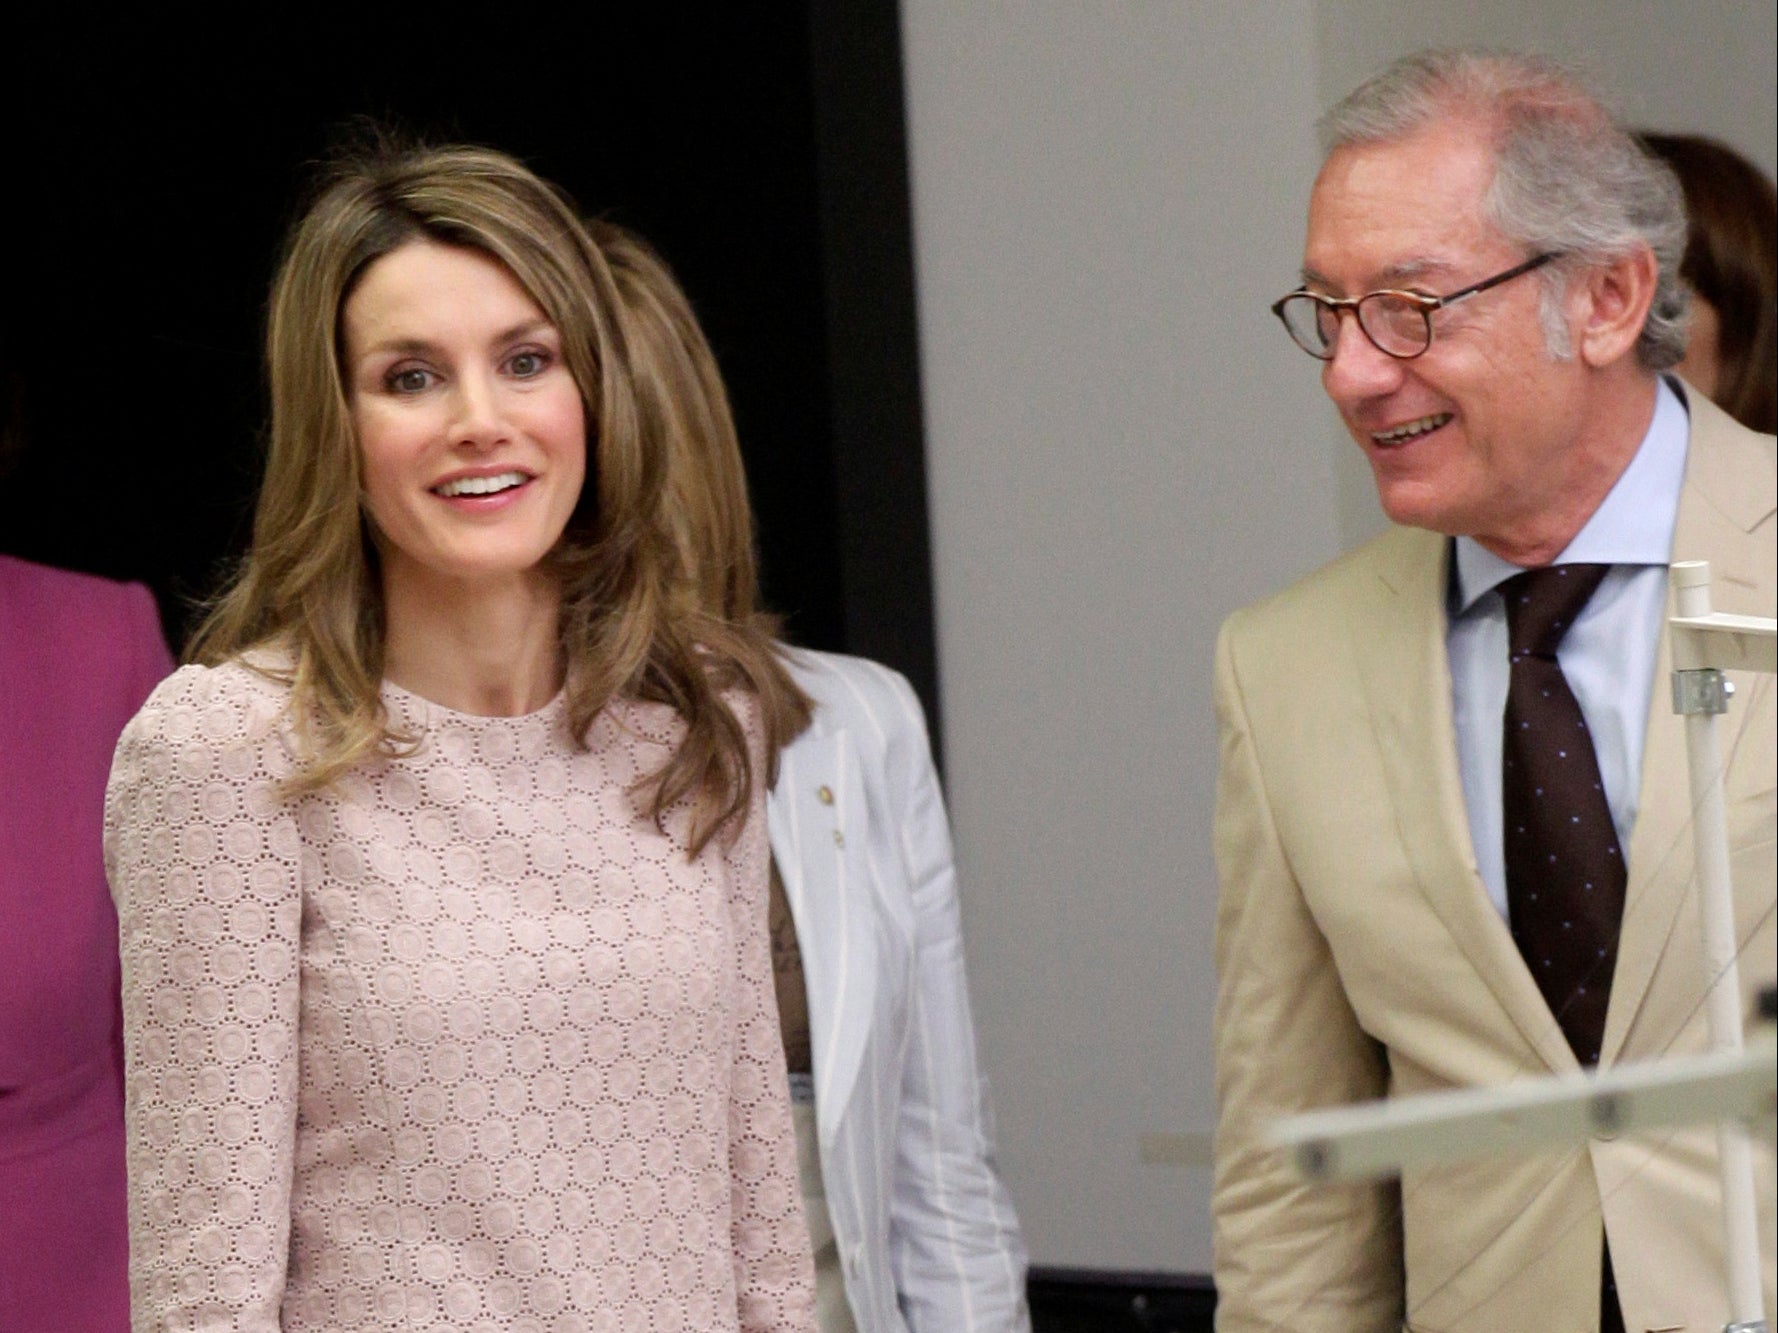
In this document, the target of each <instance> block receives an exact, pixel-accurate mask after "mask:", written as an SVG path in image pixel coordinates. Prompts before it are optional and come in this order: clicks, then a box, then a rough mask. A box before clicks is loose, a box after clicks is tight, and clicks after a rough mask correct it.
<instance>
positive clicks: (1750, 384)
mask: <svg viewBox="0 0 1778 1333" xmlns="http://www.w3.org/2000/svg"><path fill="white" fill-rule="evenodd" d="M1638 138H1640V140H1641V141H1642V145H1643V147H1644V148H1646V149H1647V150H1648V151H1649V152H1650V153H1653V154H1654V155H1655V156H1656V157H1658V158H1660V159H1661V160H1662V161H1664V162H1665V163H1666V164H1667V165H1668V166H1670V167H1672V168H1673V172H1674V174H1675V175H1677V176H1678V177H1679V184H1680V187H1681V188H1682V189H1683V190H1684V191H1685V208H1686V220H1687V223H1688V230H1687V236H1686V244H1685V258H1684V259H1683V260H1681V261H1680V265H1679V276H1680V277H1681V278H1683V279H1684V280H1685V281H1686V283H1687V284H1688V285H1689V286H1690V287H1691V289H1692V290H1693V291H1695V292H1696V293H1697V294H1698V295H1699V296H1701V297H1703V298H1704V299H1705V300H1706V301H1708V302H1710V304H1711V305H1712V306H1714V307H1715V308H1716V313H1717V316H1718V318H1719V320H1720V321H1721V330H1720V332H1719V333H1718V335H1717V354H1718V362H1719V365H1720V371H1719V374H1718V378H1717V383H1716V394H1715V399H1716V402H1717V405H1718V406H1720V407H1721V408H1723V410H1725V411H1726V412H1728V413H1729V415H1730V416H1732V417H1734V418H1735V419H1736V420H1737V421H1739V422H1740V423H1741V424H1742V425H1744V426H1747V427H1750V428H1751V429H1753V430H1757V431H1763V432H1765V433H1766V434H1767V435H1770V434H1772V433H1773V431H1774V429H1775V428H1778V188H1775V187H1774V186H1773V183H1772V181H1771V179H1770V178H1769V177H1768V176H1766V175H1765V173H1763V172H1762V171H1760V169H1759V168H1758V167H1756V166H1754V165H1753V163H1751V162H1749V161H1748V160H1747V159H1746V158H1744V157H1742V156H1741V155H1740V154H1739V153H1737V152H1736V151H1735V150H1734V149H1732V148H1730V147H1729V146H1728V145H1727V144H1724V143H1719V142H1718V141H1717V140H1715V139H1707V138H1704V137H1703V136H1702V135H1696V134H1656V133H1652V132H1644V133H1642V134H1640V135H1639V136H1638Z"/></svg>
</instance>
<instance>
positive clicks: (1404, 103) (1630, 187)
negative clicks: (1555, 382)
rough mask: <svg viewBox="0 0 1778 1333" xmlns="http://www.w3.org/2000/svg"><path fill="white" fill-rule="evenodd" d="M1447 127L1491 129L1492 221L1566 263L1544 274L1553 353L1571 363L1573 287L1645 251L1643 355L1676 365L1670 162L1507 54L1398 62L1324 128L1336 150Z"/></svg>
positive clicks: (1681, 318)
mask: <svg viewBox="0 0 1778 1333" xmlns="http://www.w3.org/2000/svg"><path fill="white" fill-rule="evenodd" d="M1447 119H1470V120H1474V121H1475V122H1477V123H1478V124H1480V125H1481V126H1483V127H1484V128H1485V129H1489V130H1491V131H1492V135H1493V140H1494V149H1495V165H1494V180H1493V183H1492V184H1491V185H1490V186H1489V188H1488V193H1487V196H1486V198H1485V199H1484V200H1483V204H1482V207H1483V213H1484V216H1485V218H1486V220H1488V221H1489V222H1492V223H1493V224H1494V226H1496V227H1497V228H1498V229H1499V230H1500V233H1501V234H1502V235H1503V236H1505V237H1507V238H1508V239H1509V240H1511V241H1513V242H1515V243H1517V244H1519V245H1522V246H1523V247H1525V249H1526V251H1527V252H1528V253H1529V254H1538V253H1542V252H1543V251H1546V250H1547V251H1553V252H1555V253H1556V254H1558V255H1560V256H1562V258H1561V259H1560V260H1558V261H1557V262H1556V263H1554V264H1551V265H1548V266H1547V267H1546V268H1544V269H1543V270H1542V271H1541V272H1540V273H1539V274H1538V277H1539V279H1541V280H1542V282H1543V300H1542V310H1541V313H1542V322H1543V329H1544V341H1545V342H1546V344H1547V345H1548V347H1549V350H1550V353H1551V355H1553V356H1557V357H1563V358H1566V357H1568V356H1571V355H1573V350H1574V349H1573V347H1572V346H1571V345H1570V342H1569V338H1568V327H1567V324H1566V322H1565V321H1564V320H1563V317H1562V298H1563V296H1564V295H1565V294H1566V292H1567V286H1568V281H1569V278H1570V277H1571V276H1572V275H1573V274H1574V273H1575V272H1576V271H1578V270H1579V269H1583V268H1586V267H1589V266H1591V265H1594V264H1601V263H1608V262H1610V261H1612V260H1615V259H1619V258H1622V257H1623V256H1624V255H1626V254H1629V253H1631V252H1632V251H1634V250H1635V249H1636V248H1637V247H1638V246H1639V245H1641V244H1643V243H1646V244H1647V245H1648V247H1649V248H1650V249H1651V250H1653V251H1654V256H1655V261H1656V263H1657V265H1658V266H1659V271H1658V277H1657V279H1656V283H1655V294H1654V300H1653V302H1652V303H1651V304H1650V306H1649V312H1648V319H1647V322H1646V323H1645V324H1644V325H1643V328H1642V336H1641V338H1640V339H1639V340H1638V341H1637V344H1636V355H1637V359H1638V360H1639V361H1640V362H1641V363H1642V364H1643V365H1644V366H1646V367H1648V368H1649V369H1650V370H1662V369H1665V368H1666V367H1668V366H1671V365H1674V364H1675V363H1677V362H1678V361H1679V359H1680V358H1681V357H1682V356H1684V355H1685V338H1686V292H1685V288H1684V287H1683V286H1682V285H1681V283H1680V281H1679V261H1680V258H1681V257H1682V256H1683V255H1684V253H1685V237H1686V221H1685V196H1684V195H1683V194H1681V193H1680V189H1679V182H1678V181H1677V180H1676V179H1675V177H1674V175H1673V172H1672V171H1671V170H1670V169H1669V168H1668V167H1667V166H1666V164H1665V163H1663V162H1661V161H1659V160H1658V159H1656V158H1653V157H1651V156H1649V155H1648V154H1647V153H1645V152H1644V151H1643V150H1642V149H1641V147H1639V146H1638V145H1637V143H1636V141H1635V140H1634V139H1632V138H1631V137H1630V135H1629V133H1628V132H1627V131H1626V130H1625V129H1624V128H1623V126H1622V125H1621V124H1620V123H1619V122H1618V121H1617V119H1616V118H1615V117H1614V116H1613V115H1612V113H1611V112H1610V111H1609V110H1608V109H1607V107H1606V106H1605V104H1604V103H1603V101H1601V99H1600V98H1599V97H1598V96H1596V95H1595V94H1594V93H1593V92H1591V91H1590V90H1589V89H1588V88H1587V87H1586V85H1585V83H1584V82H1583V81H1582V80H1581V78H1580V77H1579V76H1578V75H1577V74H1575V73H1574V72H1573V71H1572V70H1570V69H1567V68H1566V67H1564V66H1562V65H1559V64H1557V63H1556V62H1554V61H1551V60H1546V59H1544V58H1542V57H1540V56H1532V55H1522V54H1517V53H1513V52H1505V51H1464V50H1435V51H1421V52H1417V53H1416V54H1414V55H1409V56H1403V57H1402V58H1401V59H1400V60H1397V61H1396V62H1395V63H1393V64H1392V65H1390V66H1389V67H1388V68H1387V69H1385V70H1384V71H1383V72H1382V73H1380V74H1378V75H1377V76H1376V77H1375V78H1372V79H1370V80H1369V81H1367V82H1365V83H1363V84H1360V85H1359V86H1358V87H1357V88H1356V89H1354V90H1353V91H1352V92H1351V93H1350V94H1349V95H1348V96H1347V97H1346V98H1345V99H1344V100H1343V101H1341V102H1340V103H1339V104H1338V105H1337V106H1335V107H1334V108H1333V109H1332V110H1331V111H1329V112H1328V113H1327V115H1325V116H1324V117H1322V119H1321V122H1320V130H1321V136H1322V144H1323V147H1324V148H1325V149H1326V150H1327V151H1328V152H1329V153H1332V152H1333V151H1334V150H1335V149H1338V148H1345V147H1350V146H1356V145H1363V144H1369V143H1392V142H1395V141H1397V140H1400V139H1404V138H1407V137H1408V136H1409V135H1411V134H1413V133H1415V132H1416V131H1418V130H1421V129H1424V128H1425V127H1427V126H1428V125H1431V124H1433V123H1434V122H1436V121H1441V120H1447ZM1411 202H1412V201H1408V200H1404V201H1403V203H1404V204H1405V205H1409V206H1411Z"/></svg>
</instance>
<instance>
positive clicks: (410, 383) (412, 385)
mask: <svg viewBox="0 0 1778 1333" xmlns="http://www.w3.org/2000/svg"><path fill="white" fill-rule="evenodd" d="M383 382H384V383H385V384H386V385H387V386H388V387H389V390H390V391H391V392H392V393H419V392H421V391H422V390H423V389H425V388H426V386H427V385H429V384H431V383H432V376H431V375H430V374H429V373H428V372H426V371H424V370H419V369H417V368H413V367H410V368H409V369H407V370H396V371H391V372H390V374H389V376H388V378H387V379H385V380H384V381H383Z"/></svg>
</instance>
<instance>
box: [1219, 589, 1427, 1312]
mask: <svg viewBox="0 0 1778 1333" xmlns="http://www.w3.org/2000/svg"><path fill="white" fill-rule="evenodd" d="M1237 627H1238V619H1237V621H1232V622H1230V623H1229V624H1227V625H1225V626H1224V627H1223V630H1222V634H1221V636H1220V637H1219V639H1218V641H1217V648H1216V711H1217V719H1218V727H1219V731H1220V736H1221V751H1222V756H1221V759H1222V762H1221V769H1220V774H1219V778H1218V783H1217V796H1216V827H1215V842H1216V860H1217V866H1218V869H1219V872H1220V875H1221V880H1222V896H1221V900H1220V903H1219V906H1218V910H1217V918H1216V972H1217V999H1216V1015H1215V1046H1216V1092H1217V1105H1218V1116H1217V1130H1216V1172H1215V1184H1214V1187H1213V1191H1212V1196H1211V1210H1212V1214H1213V1220H1214V1232H1215V1252H1216V1253H1215V1266H1216V1291H1217V1310H1216V1327H1217V1329H1218V1330H1219V1333H1261V1331H1262V1330H1264V1331H1265V1333H1396V1330H1398V1329H1400V1328H1401V1326H1402V1317H1403V1303H1404V1298H1403V1288H1402V1269H1401V1233H1400V1203H1399V1192H1398V1189H1397V1187H1396V1186H1395V1185H1393V1184H1389V1185H1375V1184H1368V1183H1367V1184H1332V1185H1311V1184H1307V1183H1305V1182H1303V1181H1302V1180H1300V1179H1298V1178H1297V1177H1296V1175H1295V1174H1294V1172H1293V1170H1292V1168H1291V1167H1290V1165H1289V1163H1288V1162H1287V1161H1286V1160H1285V1157H1284V1154H1283V1153H1281V1152H1280V1151H1278V1150H1277V1149H1275V1148H1272V1147H1270V1146H1269V1145H1268V1144H1267V1143H1266V1141H1265V1138H1264V1134H1265V1128H1266V1126H1267V1124H1268V1123H1269V1122H1270V1121H1272V1120H1273V1119H1274V1118H1276V1117H1278V1116H1281V1115H1287V1114H1290V1113H1293V1112H1297V1111H1304V1110H1308V1109H1310V1108H1313V1107H1318V1106H1327V1105H1332V1104H1336V1103H1345V1102H1358V1101H1366V1100H1370V1099H1374V1098H1377V1097H1381V1096H1383V1095H1384V1093H1385V1091H1386V1087H1387V1071H1386V1065H1385V1060H1384V1056H1383V1052H1382V1050H1381V1047H1380V1046H1379V1045H1378V1043H1377V1042H1375V1041H1374V1040H1373V1039H1372V1038H1371V1037H1370V1036H1368V1035H1367V1034H1366V1033H1365V1032H1364V1031H1363V1029H1362V1028H1360V1026H1359V1023H1358V1019H1357V1017H1356V1015H1355V1014H1354V1013H1353V1011H1352V1007H1351V1005H1350V1004H1349V1003H1348V1001H1347V999H1346V993H1345V990H1344V988H1343V986H1342V984H1341V981H1340V976H1339V971H1338V968H1337V967H1336V964H1335V960H1334V957H1333V954H1332V952H1331V951H1330V949H1329V948H1328V944H1327V941H1326V939H1325V938H1324V937H1323V936H1322V934H1321V931H1320V929H1319V928H1318V927H1317V925H1316V922H1315V919H1314V916H1313V915H1312V914H1311V912H1310V910H1309V907H1308V905H1307V903H1306V902H1305V901H1304V897H1303V893H1302V889H1301V886H1300V885H1299V884H1298V882H1297V880H1296V877H1295V875H1294V874H1293V873H1292V869H1291V865H1290V861H1289V857H1288V855H1287V852H1286V848H1285V846H1284V844H1283V843H1282V841H1281V840H1280V836H1279V831H1278V827H1277V825H1276V824H1275V822H1274V817H1273V810H1272V806H1271V802H1270V800H1269V799H1268V795H1267V790H1266V780H1265V774H1264V772H1263V770H1262V767H1261V763H1260V758H1259V755H1258V753H1257V751H1256V748H1255V742H1254V735H1253V730H1252V727H1251V725H1250V719H1249V716H1248V713H1247V708H1246V703H1245V700H1244V699H1243V697H1242V692H1241V681H1240V671H1239V666H1238V663H1237V650H1236V647H1235V639H1236V637H1237V634H1238V628H1237ZM1304 723H1305V725H1307V723H1308V720H1307V719H1305V720H1304ZM1378 928H1379V929H1387V923H1385V922H1379V923H1378Z"/></svg>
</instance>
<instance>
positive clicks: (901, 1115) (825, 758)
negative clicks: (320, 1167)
mask: <svg viewBox="0 0 1778 1333" xmlns="http://www.w3.org/2000/svg"><path fill="white" fill-rule="evenodd" d="M594 235H595V237H596V238H597V240H598V242H599V244H600V246H601V248H602V249H603V250H604V251H605V255H606V259H607V262H608V263H609V265H610V267H611V270H612V273H613V276H614V277H615V278H616V280H617V283H618V286H619V289H620V294H621V295H622V296H623V297H624V299H625V300H626V301H627V302H628V303H629V305H630V307H631V310H632V312H633V313H634V314H635V315H636V316H637V318H636V319H635V320H634V322H633V326H634V327H639V328H641V329H642V330H644V332H645V333H646V335H647V337H646V338H645V339H644V340H643V341H642V342H641V343H639V344H638V343H636V342H634V341H633V343H632V345H631V346H630V348H629V349H628V350H629V355H630V356H631V357H632V358H641V357H649V358H654V359H656V360H657V361H658V362H659V365H658V366H657V367H656V370H657V372H658V373H660V374H661V375H662V376H663V377H664V378H663V382H665V383H670V384H673V385H675V386H676V392H675V402H674V403H673V404H672V409H673V411H674V413H675V414H676V415H677V417H678V421H677V431H676V435H677V439H676V441H675V443H676V446H677V447H675V448H670V449H668V450H667V457H668V459H669V463H668V467H669V476H668V477H667V479H666V488H665V489H666V500H665V503H666V504H667V505H668V506H669V509H670V510H671V511H672V512H673V513H675V514H677V515H678V516H679V517H678V518H677V519H676V520H674V521H673V523H672V526H673V527H674V530H675V532H676V535H677V538H678V541H679V545H680V551H681V554H682V556H683V559H684V562H685V571H684V572H685V581H684V586H683V587H682V588H679V589H676V590H675V592H674V594H673V595H678V596H685V597H689V598H693V599H695V600H696V602H697V604H698V609H699V611H700V612H701V613H702V614H704V615H706V616H708V617H709V618H710V622H711V632H712V633H713V634H720V633H721V631H722V626H724V625H733V624H738V623H745V622H747V621H750V620H753V619H754V618H755V617H756V616H757V615H758V613H757V611H756V609H755V604H756V601H757V580H756V574H755V564H754V554H753V520H752V513H751V509H750V507H749V505H748V501H747V490H746V480H745V475H744V472H743V470H742V465H741V455H740V448H739V445H738V442H737V440H736V436H735V428H734V422H733V418H732V416H731V414H730V411H729V405H728V397H727V393H726V390H725V389H724V387H723V384H722V379H721V376H720V374H719V373H718V371H717V369H716V363H715V358H714V356H713V355H712V354H711V352H710V349H709V345H708V343H707V342H706V341H705V338H704V335H703V332H702V330H701V329H700V327H699V326H698V322H697V319H696V317H695V315H694V314H693V313H692V311H691V307H690V304H689V303H688V302H687V300H686V298H685V295H684V293H683V292H682V291H681V289H680V288H679V285H678V283H677V281H676V280H675V279H674V278H673V276H672V274H671V273H670V272H669V271H668V269H667V267H666V265H665V264H664V263H663V262H662V261H661V260H660V258H659V257H658V256H657V255H655V254H654V253H653V251H652V250H650V249H649V248H648V247H647V245H646V244H645V243H644V242H642V241H640V240H639V239H638V238H636V237H634V236H632V235H630V234H629V233H628V232H626V231H624V230H623V229H622V228H619V227H616V226H614V225H611V224H595V226H594ZM782 661H783V665H784V666H785V668H786V669H787V671H788V674H789V676H790V679H791V680H792V681H793V682H794V683H795V685H796V686H798V687H800V689H801V691H802V693H803V694H804V695H806V696H807V698H808V701H809V703H810V705H811V714H810V721H809V724H808V726H807V728H806V729H805V730H803V731H802V732H801V734H800V735H797V736H796V738H795V739H794V740H790V741H789V742H788V743H787V744H785V745H783V746H782V747H781V748H779V749H778V750H777V753H776V773H775V780H774V782H773V785H772V788H771V793H770V795H769V797H768V799H767V805H766V814H767V825H768V828H769V831H770V835H771V845H772V858H773V862H774V864H775V867H776V870H777V873H778V876H779V878H780V880H781V882H782V887H783V894H784V899H785V900H786V901H787V904H788V907H789V910H790V916H791V918H792V919H793V921H794V927H795V942H796V949H797V951H799V952H800V955H801V969H802V987H803V993H804V995H806V1000H807V1013H808V1035H809V1050H810V1056H811V1063H812V1078H811V1080H810V1082H811V1083H812V1085H813V1094H814V1117H813V1120H814V1126H813V1128H814V1137H815V1139H816V1142H815V1143H814V1144H812V1145H811V1144H808V1143H806V1142H805V1144H804V1145H803V1147H804V1151H805V1164H806V1174H805V1200H804V1202H805V1211H806V1212H807V1213H808V1216H809V1222H810V1231H811V1234H812V1236H813V1237H814V1241H815V1247H816V1258H817V1276H818V1283H819V1284H820V1285H821V1287H822V1290H821V1292H820V1303H821V1320H822V1330H823V1333H850V1331H851V1330H854V1329H856V1330H857V1331H858V1333H1028V1330H1029V1329H1030V1327H1031V1321H1030V1314H1029V1312H1028V1309H1027V1306H1026V1300H1025V1269H1026V1257H1025V1247H1024V1242H1023V1239H1022V1237H1021V1235H1020V1232H1019V1224H1018V1218H1017V1215H1016V1214H1015V1212H1014V1210H1013V1205H1012V1200H1011V1197H1010V1196H1009V1194H1008V1193H1007V1190H1006V1187H1005V1185H1004V1184H1003V1183H1002V1181H1001V1179H1000V1177H999V1174H998V1173H997V1172H996V1170H995V1167H994V1157H993V1143H994V1139H993V1120H992V1114H991V1111H990V1108H989V1102H988V1094H987V1088H986V1085H985V1082H984V1080H983V1078H982V1075H981V1072H980V1066H979V1063H978V1061H977V1058H976V1048H975V1027H974V1022H973V1019H972V1018H971V1013H970V1005H969V992H968V987H967V985H966V983H965V979H964V966H963V935H962V926H961V919H960V916H959V911H958V903H957V877H956V870H955V865H954V862H953V857H952V850H951V835H950V826H949V822H948V820H947V818H946V815H945V807H944V800H943V797H942V795H941V794H940V790H939V783H938V774H937V771H936V769H935V767H934V765H933V759H932V749H931V744H930V741H929V739H928V735H927V731H926V723H925V718H924V715H923V713H922V711H921V708H920V704H919V702H918V700H917V699H916V697H915V695H914V692H913V689H912V687H910V686H909V684H908V682H907V680H906V679H905V678H904V677H902V676H901V675H899V674H898V673H896V672H894V671H891V670H890V669H888V668H887V667H884V666H881V665H879V664H877V663H875V662H870V661H866V660H864V659H862V658H857V657H846V656H842V655H840V654H836V653H819V652H811V651H805V650H799V649H792V648H786V649H785V650H784V652H783V654H782ZM773 692H774V693H776V692H777V691H773ZM811 1147H812V1148H813V1151H812V1152H810V1151H809V1149H810V1148H811ZM811 1159H812V1160H811ZM810 1175H814V1176H815V1177H816V1179H817V1181H818V1188H819V1189H822V1190H824V1193H825V1213H826V1217H825V1218H823V1216H822V1206H821V1197H820V1193H817V1195H816V1196H815V1197H814V1199H813V1201H811V1199H810V1197H809V1195H808V1193H807V1185H808V1181H809V1178H810ZM824 1242H825V1243H824ZM824 1251H825V1252H826V1253H828V1254H829V1255H830V1256H831V1258H832V1259H833V1260H834V1262H833V1263H832V1264H831V1265H829V1266H827V1268H826V1269H824V1265H823V1263H822V1256H823V1253H824ZM836 1269H837V1272H835V1271H831V1270H836ZM842 1288H843V1291H842Z"/></svg>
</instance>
